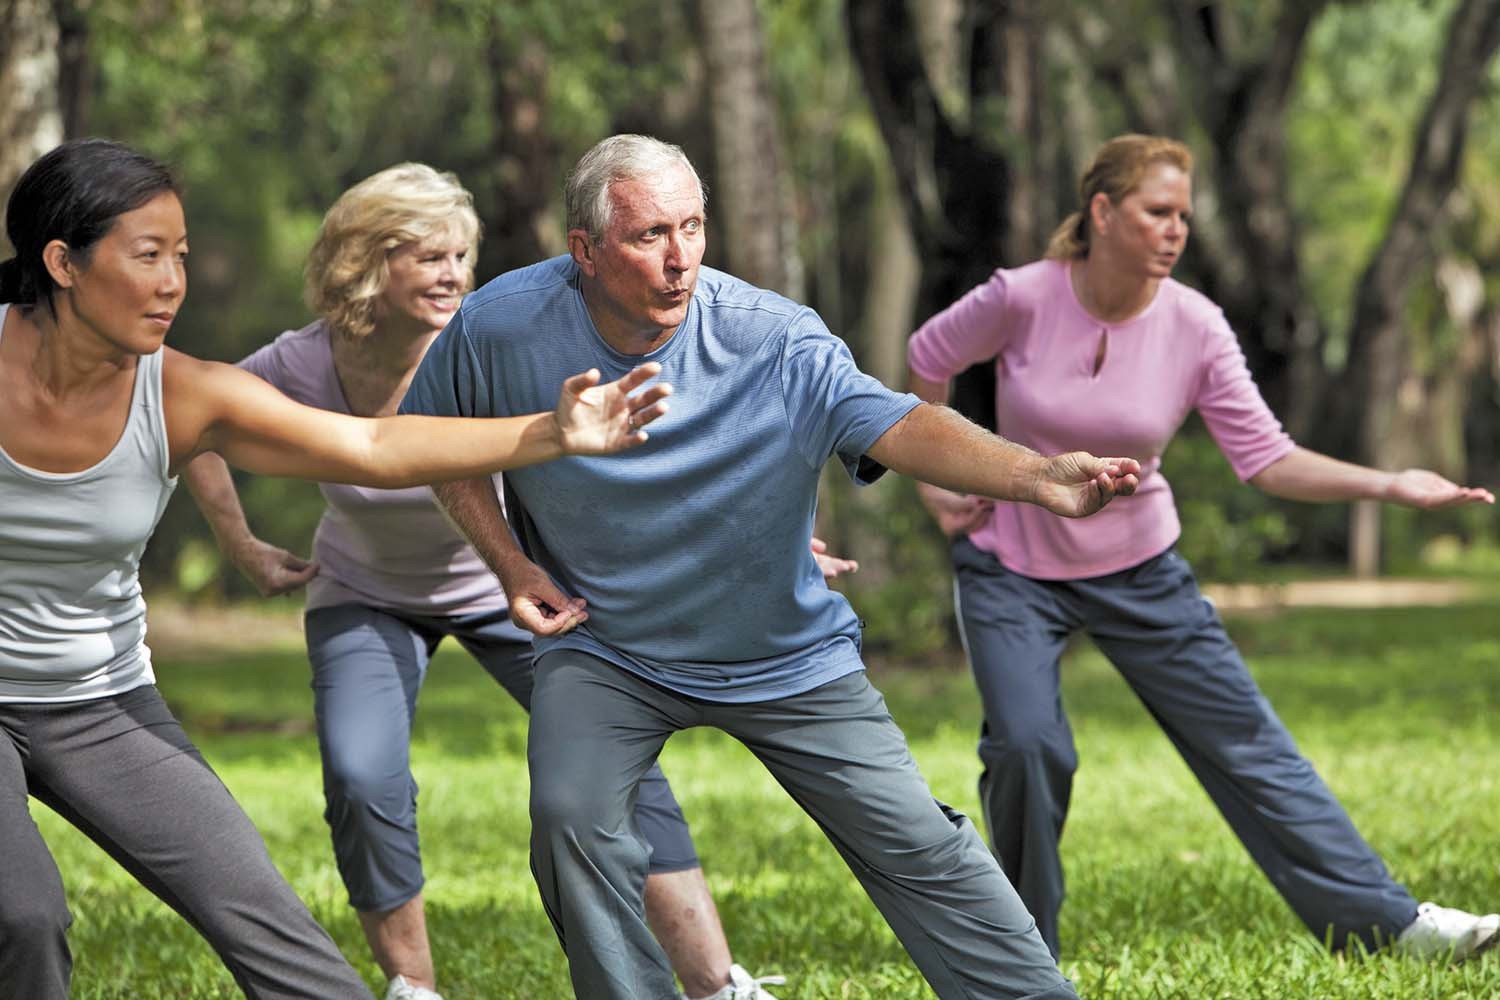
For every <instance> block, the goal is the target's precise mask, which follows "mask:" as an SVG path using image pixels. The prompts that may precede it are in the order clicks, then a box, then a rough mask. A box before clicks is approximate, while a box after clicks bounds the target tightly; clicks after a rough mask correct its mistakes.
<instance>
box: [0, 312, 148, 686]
mask: <svg viewBox="0 0 1500 1000" xmlns="http://www.w3.org/2000/svg"><path fill="white" fill-rule="evenodd" d="M6 310H7V306H5V305H3V304H0V330H3V329H4V324H5V313H6ZM161 366H162V352H161V351H160V350H158V351H157V352H156V353H154V354H150V355H146V356H145V357H142V358H140V359H139V361H137V363H136V373H135V388H134V391H133V392H132V395H131V400H130V416H129V417H128V418H127V419H126V421H125V429H124V431H123V433H121V435H120V439H119V440H118V441H117V442H115V446H114V447H113V448H112V449H110V452H109V454H107V455H105V456H104V458H103V459H101V460H100V461H99V462H98V463H97V464H95V465H94V466H92V467H91V468H88V469H84V470H83V471H82V472H61V473H59V472H43V471H41V470H39V469H32V468H29V467H28V466H25V465H22V464H21V463H19V462H17V461H15V460H13V459H12V458H11V457H10V456H9V455H7V454H6V453H5V451H4V449H0V702H63V701H82V700H85V699H89V698H103V697H107V696H110V695H117V694H121V693H123V692H125V691H129V690H130V689H132V688H135V687H139V686H140V685H142V684H150V683H152V682H154V681H155V679H156V678H155V675H154V674H153V673H152V672H151V652H150V650H148V649H147V648H146V641H145V640H146V603H145V601H144V600H142V598H141V583H140V574H139V570H140V562H141V553H142V552H144V551H145V549H146V541H147V540H148V539H149V538H150V537H151V533H152V531H154V530H155V529H156V522H157V521H158V520H160V519H161V514H162V511H163V510H164V509H165V508H166V506H167V500H168V499H170V498H171V496H172V490H173V488H174V487H176V485H177V480H176V479H175V478H173V477H171V476H169V475H168V474H167V469H168V467H169V462H170V458H169V451H168V448H167V426H166V421H165V419H164V417H163V414H162V394H161Z"/></svg>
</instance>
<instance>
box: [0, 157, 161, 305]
mask: <svg viewBox="0 0 1500 1000" xmlns="http://www.w3.org/2000/svg"><path fill="white" fill-rule="evenodd" d="M167 191H170V192H172V193H174V194H176V193H177V191H178V188H177V182H176V181H175V180H173V178H172V174H171V172H170V171H169V170H167V168H166V167H164V166H162V165H161V164H160V163H157V162H156V161H155V160H153V159H151V158H150V157H149V156H144V155H142V154H140V153H137V152H136V151H135V150H133V149H131V148H130V147H128V146H124V145H121V144H120V143H118V142H112V141H110V140H108V139H73V140H70V141H68V142H65V143H63V144H62V145H61V146H58V147H57V148H56V149H53V150H52V151H51V152H48V153H46V154H44V155H43V156H42V157H41V159H39V160H37V161H36V162H35V163H33V164H32V165H31V166H29V167H27V168H26V172H25V173H24V174H22V175H21V179H20V180H19V181H17V182H16V189H15V190H14V191H12V192H11V195H10V201H9V202H8V203H7V204H6V208H5V235H6V236H8V237H10V242H11V245H12V246H14V247H15V248H16V255H15V256H14V257H12V258H11V259H10V260H7V261H4V262H0V302H12V303H15V304H16V305H23V306H32V305H36V304H37V303H39V302H41V303H46V305H47V307H48V308H49V309H50V308H51V307H52V289H53V287H54V284H53V281H52V275H50V274H48V273H47V266H46V264H45V263H43V261H42V249H43V248H44V247H46V245H47V244H48V243H50V242H52V241H53V240H62V241H63V242H64V243H65V244H67V246H68V250H69V252H70V253H71V254H72V255H73V256H74V258H75V259H78V260H79V261H80V263H87V261H88V255H89V252H90V251H91V250H92V249H93V247H94V244H95V243H98V242H99V240H100V239H102V238H103V237H104V234H105V233H107V232H109V230H110V227H112V226H113V225H114V224H115V219H117V218H119V217H120V216H122V215H124V214H125V213H126V212H131V211H134V210H135V209H137V208H140V207H141V206H142V205H144V204H146V202H148V201H150V200H151V199H152V198H155V197H156V196H157V195H159V194H162V193H163V192H167Z"/></svg>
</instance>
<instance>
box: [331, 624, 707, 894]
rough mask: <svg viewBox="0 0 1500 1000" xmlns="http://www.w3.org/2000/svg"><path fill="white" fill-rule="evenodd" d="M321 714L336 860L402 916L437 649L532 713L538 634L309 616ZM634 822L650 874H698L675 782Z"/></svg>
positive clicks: (660, 777)
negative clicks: (420, 738)
mask: <svg viewBox="0 0 1500 1000" xmlns="http://www.w3.org/2000/svg"><path fill="white" fill-rule="evenodd" d="M304 629H305V632H306V636H307V656H308V659H309V660H310V661H311V663H312V687H313V710H314V713H315V715H316V718H317V726H318V749H319V751H320V753H321V754H322V757H323V795H324V801H325V802H326V804H327V808H326V810H325V811H324V818H325V819H327V821H328V826H329V829H330V831H331V832H332V834H333V854H334V859H335V861H336V862H337V864H338V869H339V875H340V876H342V877H343V880H344V887H345V888H346V889H348V891H349V903H350V905H351V906H353V907H354V908H355V909H357V910H361V911H363V912H366V913H369V912H384V911H386V910H392V909H395V908H396V907H398V906H400V905H401V904H403V903H405V902H406V901H407V900H409V899H411V898H413V897H414V896H416V894H417V893H418V892H420V891H421V890H422V885H423V883H424V881H425V879H424V876H423V873H422V854H421V849H420V845H419V843H418V838H417V782H416V779H415V778H414V777H413V776H412V773H411V726H412V720H413V718H415V716H416V711H417V696H418V695H419V694H420V693H421V690H422V682H423V681H424V680H425V679H426V677H427V667H428V664H429V662H430V661H431V659H432V654H433V652H434V651H435V650H436V649H437V646H438V643H440V642H441V641H442V640H443V637H444V636H452V637H453V638H454V639H455V640H457V641H458V643H459V644H460V645H461V646H463V647H464V649H465V650H467V651H468V652H469V654H470V655H471V656H473V657H474V659H476V660H478V661H479V664H480V666H482V667H484V669H485V671H486V672H487V673H489V675H490V676H491V677H493V678H494V679H495V680H496V681H498V682H499V683H500V686H501V687H503V688H505V690H506V691H508V692H509V693H510V695H511V697H512V698H514V699H516V701H517V702H519V703H520V705H521V707H522V708H526V709H529V708H530V706H531V672H532V666H531V658H532V650H531V635H530V633H527V632H523V631H521V630H520V629H519V628H517V627H516V626H515V625H513V624H511V621H510V615H509V613H508V612H507V611H506V610H505V609H504V608H501V609H499V610H496V611H488V612H482V613H478V614H470V615H450V616H431V615H416V614H408V613H406V612H400V611H392V610H389V609H382V608H373V607H368V606H366V605H363V604H338V605H333V606H330V607H325V608H315V609H313V610H312V611H309V612H308V613H307V616H306V620H305V622H304ZM636 813H637V815H636V821H637V823H638V824H639V826H640V829H641V831H642V836H644V837H645V839H646V843H647V844H649V845H650V847H651V871H652V873H653V874H656V873H660V872H674V871H685V870H687V869H690V868H697V867H698V855H697V852H696V851H695V850H694V848H693V838H692V834H691V833H689V831H688V825H687V820H686V819H684V818H683V815H682V809H681V808H680V807H679V806H678V805H677V800H676V798H674V797H673V795H672V788H671V786H670V785H668V784H667V778H666V775H664V774H662V772H661V768H659V767H653V768H652V769H651V770H650V771H649V772H648V773H647V774H646V776H645V777H644V778H642V780H641V792H640V798H639V801H638V804H637V807H636Z"/></svg>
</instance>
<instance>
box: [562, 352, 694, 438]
mask: <svg viewBox="0 0 1500 1000" xmlns="http://www.w3.org/2000/svg"><path fill="white" fill-rule="evenodd" d="M660 372H661V365H659V364H657V363H656V362H654V361H653V362H650V363H648V364H644V365H640V366H639V367H637V368H635V369H633V370H632V371H631V372H630V373H629V374H628V375H626V376H625V377H624V378H621V379H618V380H616V381H614V382H610V383H609V384H608V385H600V384H599V370H598V369H597V368H590V369H589V370H588V371H586V372H583V373H582V374H579V375H574V376H573V377H572V378H570V379H568V380H567V381H566V382H564V383H563V391H562V396H561V398H559V399H558V401H557V410H556V412H555V413H554V414H553V419H554V420H555V421H556V422H557V430H558V436H559V439H560V440H561V442H562V447H563V453H564V454H568V455H607V454H609V453H610V452H614V451H620V450H622V449H624V448H633V447H635V446H636V445H638V444H642V443H644V442H645V441H646V438H647V436H648V435H647V434H646V432H645V431H644V430H643V429H642V428H644V427H645V426H646V425H647V424H649V423H650V422H651V421H653V420H655V419H656V418H657V417H659V416H661V415H662V414H663V413H666V412H667V404H666V398H667V397H668V396H670V395H671V394H672V387H671V386H670V385H667V384H666V383H658V384H657V385H653V386H652V387H651V388H649V389H646V390H644V391H643V392H640V393H637V394H636V395H634V396H632V395H631V393H632V392H634V391H635V390H636V389H637V388H639V387H640V385H641V384H642V383H644V382H645V381H646V380H647V379H650V378H654V377H655V376H656V375H657V374H659V373H660Z"/></svg>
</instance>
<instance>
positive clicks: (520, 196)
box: [478, 25, 566, 275]
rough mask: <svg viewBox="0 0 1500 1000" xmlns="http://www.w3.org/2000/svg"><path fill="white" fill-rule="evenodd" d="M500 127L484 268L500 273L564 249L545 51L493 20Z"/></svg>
mask: <svg viewBox="0 0 1500 1000" xmlns="http://www.w3.org/2000/svg"><path fill="white" fill-rule="evenodd" d="M485 58H486V61H487V63H488V65H489V68H490V79H491V87H492V88H493V97H492V99H491V100H492V104H493V109H494V114H495V121H496V129H495V140H494V159H493V168H492V170H491V173H490V176H489V181H490V184H491V185H492V188H493V190H494V204H495V205H496V206H497V209H496V211H497V212H498V213H499V215H498V216H497V217H496V218H493V219H486V220H484V221H485V234H486V238H485V241H484V243H483V244H481V248H480V262H479V268H478V273H479V274H487V275H493V274H501V273H503V272H505V271H509V270H512V269H514V268H518V267H525V266H526V265H528V264H532V263H535V262H536V261H538V260H541V259H543V258H546V257H551V256H553V255H555V254H559V253H562V252H563V250H564V249H566V240H565V238H564V234H563V233H562V232H561V230H560V227H559V226H558V222H557V217H558V213H557V211H556V207H557V199H558V198H559V197H560V192H559V189H558V183H557V177H558V173H559V171H558V158H559V154H558V150H557V145H556V143H555V141H554V140H553V138H552V133H551V131H550V130H549V129H548V128H547V80H548V72H547V52H546V50H545V49H544V48H543V47H542V46H540V45H537V44H533V43H530V42H528V41H526V40H524V39H523V40H521V41H519V42H517V41H515V40H514V39H511V38H508V37H507V36H506V35H505V34H504V32H502V31H501V30H500V27H499V26H498V25H492V26H491V30H490V39H489V44H488V46H487V49H486V54H485Z"/></svg>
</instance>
